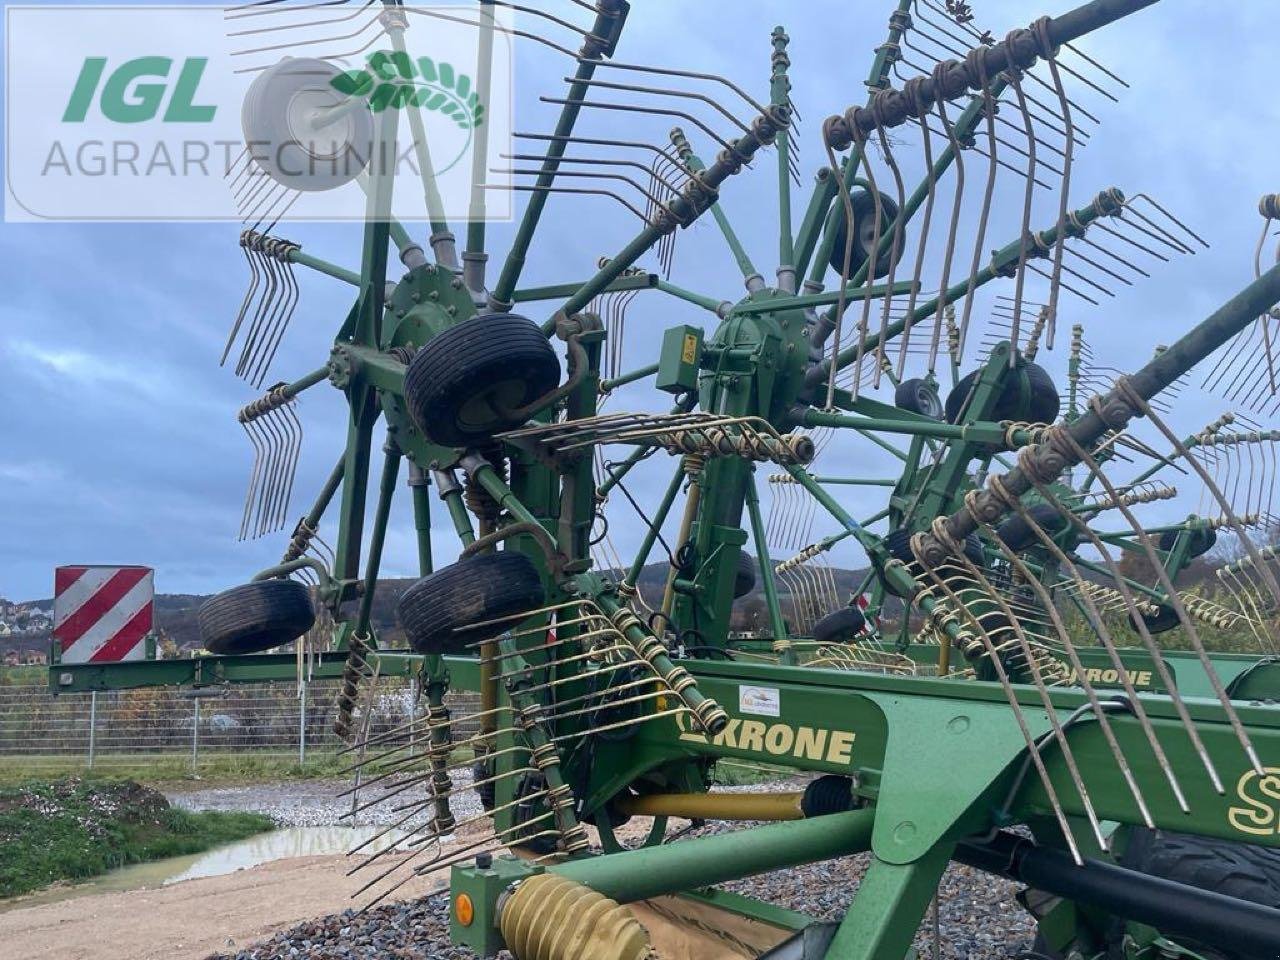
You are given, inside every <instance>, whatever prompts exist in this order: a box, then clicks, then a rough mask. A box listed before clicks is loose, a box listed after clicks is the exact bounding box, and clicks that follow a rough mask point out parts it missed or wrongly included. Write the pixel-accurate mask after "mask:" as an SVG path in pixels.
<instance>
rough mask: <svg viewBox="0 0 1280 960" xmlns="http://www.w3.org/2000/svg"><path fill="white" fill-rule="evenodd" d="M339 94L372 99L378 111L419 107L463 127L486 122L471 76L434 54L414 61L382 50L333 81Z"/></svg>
mask: <svg viewBox="0 0 1280 960" xmlns="http://www.w3.org/2000/svg"><path fill="white" fill-rule="evenodd" d="M330 85H331V86H332V87H333V88H334V89H335V90H337V91H338V92H339V93H341V94H344V95H346V96H348V97H359V98H361V99H366V100H368V101H369V109H370V110H372V111H373V112H374V113H381V112H382V111H384V110H400V109H402V108H404V107H416V108H417V109H419V110H426V111H430V112H434V113H439V114H441V115H442V116H445V117H447V118H448V119H450V120H452V121H453V122H454V123H455V124H457V125H458V127H459V129H462V130H473V129H475V128H476V127H478V126H480V125H481V124H482V123H484V113H485V110H484V104H483V103H481V102H480V97H479V95H478V94H477V93H476V92H475V90H474V89H472V84H471V78H470V77H469V76H467V75H466V74H465V73H459V72H458V71H457V70H455V69H454V68H453V66H452V65H451V64H448V63H445V62H443V61H441V62H439V63H437V62H436V61H435V60H432V59H431V58H430V57H419V58H418V59H417V60H413V59H412V58H410V56H409V55H408V54H407V53H401V52H389V51H379V52H377V53H374V54H371V55H370V56H369V62H368V65H367V66H366V67H365V68H364V69H363V70H350V71H347V72H346V73H342V74H339V75H338V76H336V77H334V78H333V80H332V81H331V84H330Z"/></svg>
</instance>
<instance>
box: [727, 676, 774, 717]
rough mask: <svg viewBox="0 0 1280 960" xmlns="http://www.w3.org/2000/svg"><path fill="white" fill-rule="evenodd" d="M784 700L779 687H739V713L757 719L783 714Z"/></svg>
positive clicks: (743, 685) (744, 685)
mask: <svg viewBox="0 0 1280 960" xmlns="http://www.w3.org/2000/svg"><path fill="white" fill-rule="evenodd" d="M781 704H782V698H781V696H780V694H779V693H778V688H777V687H751V686H747V685H746V684H742V685H741V686H739V687H738V712H739V713H750V714H754V715H755V716H757V717H776V716H778V715H780V714H781V712H782V705H781Z"/></svg>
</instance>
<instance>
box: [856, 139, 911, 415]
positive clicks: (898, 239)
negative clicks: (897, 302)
mask: <svg viewBox="0 0 1280 960" xmlns="http://www.w3.org/2000/svg"><path fill="white" fill-rule="evenodd" d="M878 134H879V139H880V153H881V156H883V157H884V162H885V166H887V167H888V168H889V171H890V172H891V173H892V174H893V184H894V189H895V190H896V192H897V200H898V216H896V217H894V220H893V241H892V242H891V243H890V245H889V274H888V276H886V277H885V283H886V285H887V288H888V290H890V291H891V290H892V289H893V283H894V280H895V279H896V274H897V270H898V260H899V259H900V258H899V254H900V253H901V252H902V242H903V238H902V221H903V216H902V211H904V210H905V209H906V208H907V196H906V186H905V185H904V184H903V182H902V170H901V168H899V166H898V160H897V158H896V157H895V156H894V155H893V148H892V147H891V146H890V145H889V137H888V135H887V134H886V133H885V131H884V128H883V127H880V128H879V131H878ZM865 166H866V167H867V168H868V169H870V167H871V163H870V162H869V161H868V162H867V163H866V164H865ZM849 232H850V233H852V232H853V223H852V221H850V224H849ZM874 282H875V269H874V266H871V267H868V268H867V279H866V281H865V283H866V285H867V287H868V288H869V287H871V285H872V284H873V283H874ZM863 299H864V300H866V299H869V297H864V298H863ZM882 299H883V305H882V306H883V309H882V311H881V313H880V337H879V341H878V342H877V344H876V368H875V371H874V373H873V374H872V380H871V383H872V386H873V387H874V388H875V389H877V390H878V389H880V376H881V374H882V373H883V372H884V370H883V368H884V362H885V340H886V339H887V337H886V336H885V334H886V333H887V331H888V329H889V310H890V308H891V307H892V306H893V294H892V293H889V292H886V293H885V295H884V297H883V298H882ZM907 323H908V325H909V324H910V318H909V317H908V319H907Z"/></svg>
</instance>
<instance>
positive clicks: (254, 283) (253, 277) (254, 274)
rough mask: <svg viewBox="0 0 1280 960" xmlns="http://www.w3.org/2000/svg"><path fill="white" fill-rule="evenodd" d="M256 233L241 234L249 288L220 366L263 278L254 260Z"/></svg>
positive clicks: (224, 362)
mask: <svg viewBox="0 0 1280 960" xmlns="http://www.w3.org/2000/svg"><path fill="white" fill-rule="evenodd" d="M255 236H256V235H255V234H254V233H253V232H252V231H249V230H245V231H244V232H242V233H241V234H240V249H241V252H242V253H243V254H244V258H245V261H246V262H247V263H248V264H249V289H248V290H247V291H245V295H244V301H243V302H242V303H241V304H240V311H239V313H237V314H236V322H235V323H234V324H232V326H231V333H230V334H228V335H227V343H226V346H224V347H223V348H222V358H221V359H220V360H219V361H218V366H220V367H224V366H226V364H227V356H228V355H229V354H230V353H231V347H232V345H233V344H234V343H235V341H236V335H237V334H239V332H240V325H241V324H242V323H244V318H245V315H246V314H247V313H248V311H249V304H250V303H251V302H252V301H253V295H254V294H255V293H257V291H258V284H259V282H260V281H261V279H262V275H261V274H260V273H259V272H258V266H257V264H256V263H255V261H254V253H253V251H252V250H251V249H250V247H251V245H252V244H253V242H254V239H255Z"/></svg>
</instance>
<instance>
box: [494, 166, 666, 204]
mask: <svg viewBox="0 0 1280 960" xmlns="http://www.w3.org/2000/svg"><path fill="white" fill-rule="evenodd" d="M493 172H494V173H505V174H511V175H514V176H537V175H538V174H540V173H541V172H542V171H540V170H528V169H520V168H518V167H513V168H510V169H507V170H498V169H495V170H494V171H493ZM555 175H556V177H557V178H559V177H570V178H574V179H582V180H616V181H618V182H619V183H625V184H627V185H628V186H630V187H633V188H634V189H635V190H636V192H637V193H640V194H643V195H644V196H645V197H646V198H647V199H648V200H649V201H650V202H651V203H656V204H661V203H662V201H661V200H659V199H658V198H657V197H655V196H654V195H653V194H652V193H650V192H649V191H648V190H646V189H645V188H644V187H643V186H642V185H640V184H639V183H637V182H636V181H635V180H632V179H631V178H630V177H628V176H627V175H626V174H623V173H592V172H591V171H589V170H557V171H556V173H555Z"/></svg>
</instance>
